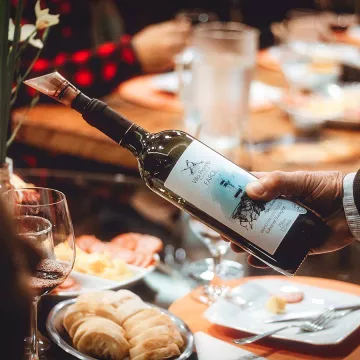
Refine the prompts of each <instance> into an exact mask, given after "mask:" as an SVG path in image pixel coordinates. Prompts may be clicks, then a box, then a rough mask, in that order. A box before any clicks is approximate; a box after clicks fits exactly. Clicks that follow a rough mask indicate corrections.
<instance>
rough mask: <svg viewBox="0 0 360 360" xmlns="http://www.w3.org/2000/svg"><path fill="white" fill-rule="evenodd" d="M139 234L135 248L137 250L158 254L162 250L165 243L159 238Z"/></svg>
mask: <svg viewBox="0 0 360 360" xmlns="http://www.w3.org/2000/svg"><path fill="white" fill-rule="evenodd" d="M137 235H138V241H137V247H136V250H135V251H136V252H140V253H148V254H149V253H152V254H156V253H157V252H159V251H161V250H162V247H163V243H162V241H161V240H160V239H159V238H157V237H155V236H151V235H140V234H137Z"/></svg>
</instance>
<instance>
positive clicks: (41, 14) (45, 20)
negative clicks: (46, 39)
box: [35, 0, 60, 30]
mask: <svg viewBox="0 0 360 360" xmlns="http://www.w3.org/2000/svg"><path fill="white" fill-rule="evenodd" d="M35 15H36V28H37V29H38V30H43V29H46V28H48V27H50V26H53V25H56V24H58V23H59V16H60V15H50V14H49V9H42V10H41V7H40V0H38V1H37V2H36V4H35Z"/></svg>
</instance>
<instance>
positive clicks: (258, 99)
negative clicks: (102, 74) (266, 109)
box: [152, 71, 282, 107]
mask: <svg viewBox="0 0 360 360" xmlns="http://www.w3.org/2000/svg"><path fill="white" fill-rule="evenodd" d="M184 76H185V81H189V80H190V79H191V73H190V72H189V71H187V72H185V73H184ZM152 85H153V87H154V89H156V90H160V91H167V92H171V93H177V91H178V87H179V81H178V75H177V73H176V72H170V73H166V74H160V75H155V76H154V77H153V79H152ZM281 95H282V90H281V89H280V88H278V87H275V86H271V85H268V84H265V83H263V82H260V81H253V82H252V83H251V87H250V106H251V107H262V106H266V105H267V104H268V103H273V102H275V101H278V100H279V99H280V98H281Z"/></svg>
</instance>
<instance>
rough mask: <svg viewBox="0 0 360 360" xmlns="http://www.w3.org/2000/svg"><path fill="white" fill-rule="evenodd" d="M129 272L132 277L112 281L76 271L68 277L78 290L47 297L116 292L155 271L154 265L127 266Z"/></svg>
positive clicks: (157, 256) (155, 256) (157, 258)
mask: <svg viewBox="0 0 360 360" xmlns="http://www.w3.org/2000/svg"><path fill="white" fill-rule="evenodd" d="M154 258H155V260H156V264H157V263H158V262H159V261H160V258H159V255H157V254H156V255H154ZM127 266H128V268H129V270H130V271H131V272H132V273H133V276H132V277H130V278H127V279H124V280H123V281H113V280H108V279H104V278H101V277H99V276H94V275H88V274H84V273H80V272H78V271H74V270H73V271H72V272H71V274H70V276H71V277H72V278H74V280H76V282H77V283H78V284H79V285H80V286H81V289H80V290H76V291H61V292H58V293H55V294H49V296H59V297H64V298H69V297H74V296H78V295H80V294H82V293H85V292H89V291H94V290H97V291H100V290H118V289H121V288H125V287H129V286H131V285H134V284H135V283H137V282H138V281H140V280H142V279H143V278H144V277H145V276H146V275H148V274H149V273H151V272H153V271H154V270H155V269H156V265H154V266H150V267H147V268H142V267H139V266H133V265H127Z"/></svg>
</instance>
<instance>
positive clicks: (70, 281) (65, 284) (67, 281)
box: [58, 276, 76, 290]
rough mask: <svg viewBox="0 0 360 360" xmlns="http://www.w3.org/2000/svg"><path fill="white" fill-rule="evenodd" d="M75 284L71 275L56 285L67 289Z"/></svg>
mask: <svg viewBox="0 0 360 360" xmlns="http://www.w3.org/2000/svg"><path fill="white" fill-rule="evenodd" d="M75 284H76V281H75V279H74V278H72V277H71V276H68V277H67V279H65V281H64V282H63V283H62V284H60V285H59V286H58V288H59V289H62V290H63V289H68V288H70V287H72V286H74V285H75Z"/></svg>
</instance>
